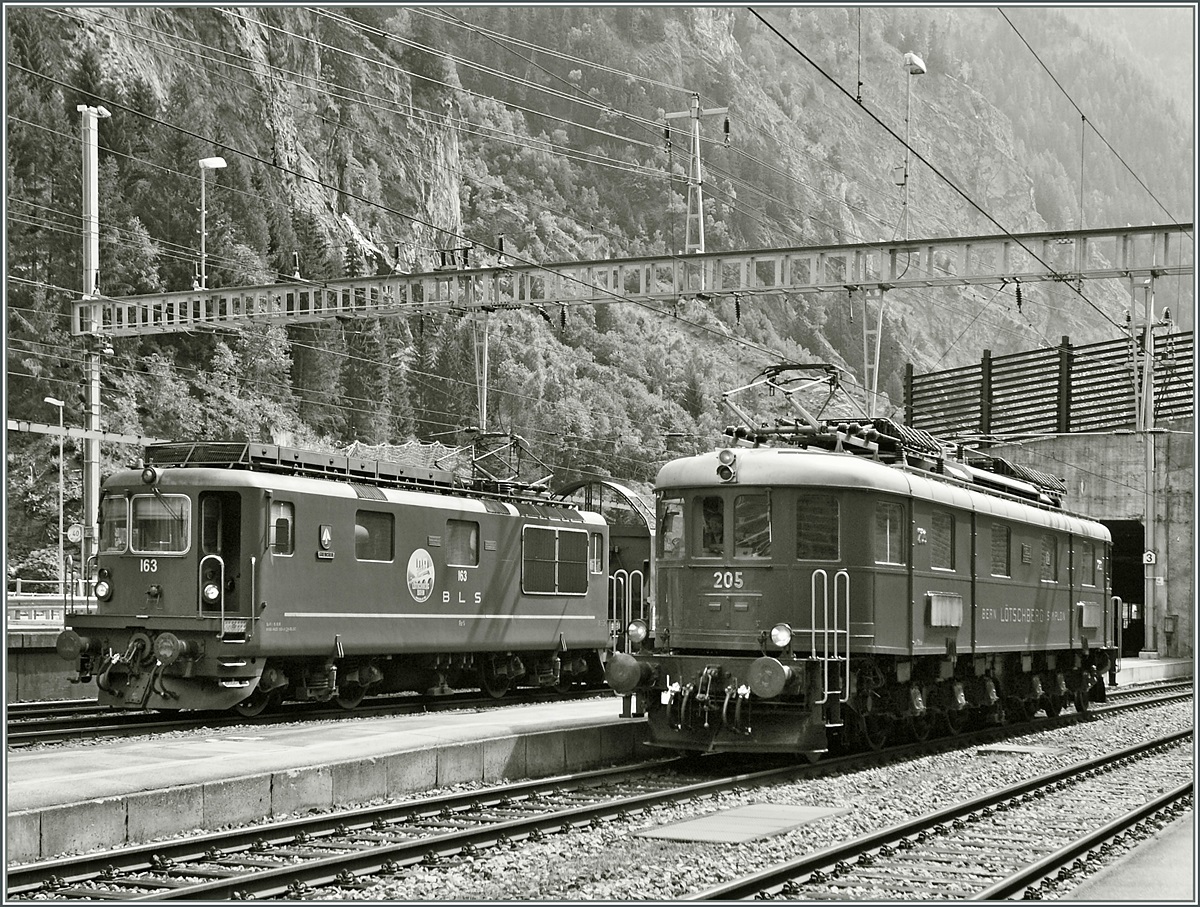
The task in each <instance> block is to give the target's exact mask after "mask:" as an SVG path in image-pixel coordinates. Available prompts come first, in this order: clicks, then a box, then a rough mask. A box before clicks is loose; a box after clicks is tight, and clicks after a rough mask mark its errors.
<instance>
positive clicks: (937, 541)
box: [929, 510, 954, 570]
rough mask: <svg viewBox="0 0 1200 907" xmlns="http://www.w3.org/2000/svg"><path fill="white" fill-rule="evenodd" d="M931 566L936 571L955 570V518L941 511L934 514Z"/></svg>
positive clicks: (930, 545) (930, 537) (930, 534)
mask: <svg viewBox="0 0 1200 907" xmlns="http://www.w3.org/2000/svg"><path fill="white" fill-rule="evenodd" d="M929 566H930V567H932V568H933V569H934V570H953V569H954V517H953V515H951V514H949V513H945V512H943V511H941V510H935V511H934V512H933V520H932V522H931V524H930V533H929Z"/></svg>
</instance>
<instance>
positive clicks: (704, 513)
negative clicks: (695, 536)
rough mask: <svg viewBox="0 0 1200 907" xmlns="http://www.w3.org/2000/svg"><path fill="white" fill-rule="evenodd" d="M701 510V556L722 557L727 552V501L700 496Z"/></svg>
mask: <svg viewBox="0 0 1200 907" xmlns="http://www.w3.org/2000/svg"><path fill="white" fill-rule="evenodd" d="M696 503H697V505H698V507H699V510H700V525H699V527H698V528H699V533H700V539H699V550H698V551H697V554H698V555H699V556H700V557H721V556H722V555H724V554H725V501H724V499H723V498H718V497H716V496H709V497H705V498H698V499H697V502H696Z"/></svg>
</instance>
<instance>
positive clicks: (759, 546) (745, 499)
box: [733, 494, 771, 557]
mask: <svg viewBox="0 0 1200 907" xmlns="http://www.w3.org/2000/svg"><path fill="white" fill-rule="evenodd" d="M733 554H734V557H770V556H771V507H770V499H769V498H768V497H767V496H766V495H765V494H755V495H747V494H740V495H738V496H737V497H736V498H735V499H734V501H733Z"/></svg>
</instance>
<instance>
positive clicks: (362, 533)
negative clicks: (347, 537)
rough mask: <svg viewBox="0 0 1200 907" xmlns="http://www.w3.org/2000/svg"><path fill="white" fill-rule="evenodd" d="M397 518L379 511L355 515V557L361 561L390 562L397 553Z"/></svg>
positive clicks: (362, 511)
mask: <svg viewBox="0 0 1200 907" xmlns="http://www.w3.org/2000/svg"><path fill="white" fill-rule="evenodd" d="M395 537H396V533H395V518H394V517H393V516H392V515H391V514H390V513H380V512H379V511H377V510H359V511H356V512H355V514H354V556H355V557H356V558H358V559H359V560H360V561H390V560H391V559H392V557H393V554H394V552H395V550H396V549H395Z"/></svg>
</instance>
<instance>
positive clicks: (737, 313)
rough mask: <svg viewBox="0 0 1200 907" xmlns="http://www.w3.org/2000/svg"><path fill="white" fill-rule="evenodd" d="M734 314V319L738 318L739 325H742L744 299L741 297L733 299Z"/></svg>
mask: <svg viewBox="0 0 1200 907" xmlns="http://www.w3.org/2000/svg"><path fill="white" fill-rule="evenodd" d="M733 314H734V317H735V318H737V323H738V324H741V323H742V297H741V296H734V297H733Z"/></svg>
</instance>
